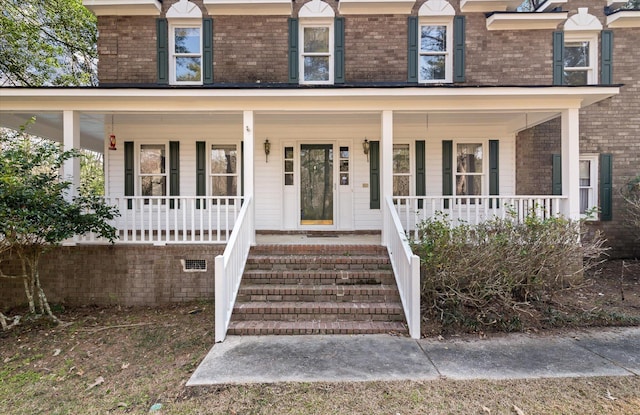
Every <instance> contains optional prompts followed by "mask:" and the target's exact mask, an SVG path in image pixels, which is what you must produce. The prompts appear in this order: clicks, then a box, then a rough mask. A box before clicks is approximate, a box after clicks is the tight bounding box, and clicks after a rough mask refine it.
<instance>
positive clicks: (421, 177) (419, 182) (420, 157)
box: [416, 141, 427, 209]
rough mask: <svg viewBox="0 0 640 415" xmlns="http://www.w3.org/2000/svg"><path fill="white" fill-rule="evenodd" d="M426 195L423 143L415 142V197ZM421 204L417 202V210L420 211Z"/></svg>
mask: <svg viewBox="0 0 640 415" xmlns="http://www.w3.org/2000/svg"><path fill="white" fill-rule="evenodd" d="M426 194H427V174H426V161H425V142H424V141H416V196H425V195H426ZM422 205H423V202H422V200H418V209H422Z"/></svg>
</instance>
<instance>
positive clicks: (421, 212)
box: [393, 196, 567, 239]
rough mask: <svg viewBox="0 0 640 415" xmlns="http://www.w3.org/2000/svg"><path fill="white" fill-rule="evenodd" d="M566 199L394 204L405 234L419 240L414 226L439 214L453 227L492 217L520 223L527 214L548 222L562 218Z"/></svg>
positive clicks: (431, 199)
mask: <svg viewBox="0 0 640 415" xmlns="http://www.w3.org/2000/svg"><path fill="white" fill-rule="evenodd" d="M566 199H567V198H566V196H401V197H397V196H396V197H394V198H393V204H394V210H396V211H397V212H398V215H399V217H400V221H401V223H402V226H403V228H404V230H405V231H406V232H407V233H408V234H411V233H413V237H414V238H415V239H418V229H417V224H419V223H420V222H422V221H424V220H426V219H427V218H431V217H434V216H437V215H438V214H439V213H441V214H445V215H447V217H448V219H449V220H450V221H451V222H452V223H453V224H455V223H467V224H471V225H473V224H478V223H480V222H482V221H485V220H488V219H491V218H493V217H498V218H502V219H504V218H506V217H509V216H511V217H513V218H514V219H516V220H523V219H524V218H525V217H526V216H527V215H529V214H530V213H534V214H535V215H536V216H538V217H540V218H548V217H552V216H558V215H560V214H562V212H563V205H564V202H565V201H566Z"/></svg>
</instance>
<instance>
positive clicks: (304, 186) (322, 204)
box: [300, 144, 333, 225]
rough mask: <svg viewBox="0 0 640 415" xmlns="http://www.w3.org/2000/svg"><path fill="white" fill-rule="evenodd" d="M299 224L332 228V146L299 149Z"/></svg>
mask: <svg viewBox="0 0 640 415" xmlns="http://www.w3.org/2000/svg"><path fill="white" fill-rule="evenodd" d="M300 224H301V225H333V145H331V144H302V145H301V146H300Z"/></svg>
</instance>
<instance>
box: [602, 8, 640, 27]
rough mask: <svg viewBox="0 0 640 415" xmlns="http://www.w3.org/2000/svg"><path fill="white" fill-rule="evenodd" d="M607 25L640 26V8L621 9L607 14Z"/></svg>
mask: <svg viewBox="0 0 640 415" xmlns="http://www.w3.org/2000/svg"><path fill="white" fill-rule="evenodd" d="M607 27H609V28H612V29H616V28H622V27H640V10H620V11H617V12H615V13H613V14H610V15H609V16H607Z"/></svg>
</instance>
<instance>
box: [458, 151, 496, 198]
mask: <svg viewBox="0 0 640 415" xmlns="http://www.w3.org/2000/svg"><path fill="white" fill-rule="evenodd" d="M459 144H480V145H481V146H482V173H466V174H464V175H465V176H480V177H481V178H482V186H481V189H480V196H487V195H488V194H489V152H488V150H489V141H488V139H481V140H474V139H468V140H467V139H465V140H453V151H452V153H453V154H452V155H451V157H453V160H452V163H453V164H452V167H453V168H452V169H451V170H452V173H453V174H452V176H453V177H452V180H453V184H452V186H453V196H461V197H474V196H473V195H459V194H458V193H457V192H456V190H457V186H456V178H457V177H458V164H457V163H456V159H457V157H458V145H459Z"/></svg>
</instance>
